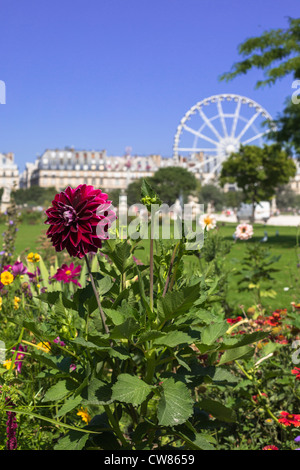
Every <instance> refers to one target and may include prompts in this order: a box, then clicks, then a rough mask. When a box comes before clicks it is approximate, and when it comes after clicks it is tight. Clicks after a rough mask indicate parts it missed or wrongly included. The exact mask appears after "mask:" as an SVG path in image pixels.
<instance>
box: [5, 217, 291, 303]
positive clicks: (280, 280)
mask: <svg viewBox="0 0 300 470" xmlns="http://www.w3.org/2000/svg"><path fill="white" fill-rule="evenodd" d="M46 229H47V227H46V226H45V225H44V224H37V225H29V224H25V223H23V224H21V225H20V227H19V231H18V234H17V239H16V250H15V255H16V257H17V256H18V255H21V256H22V258H23V257H24V255H25V253H26V252H30V251H37V249H38V239H39V237H40V235H41V233H42V232H45V230H46ZM0 230H1V232H0V233H2V232H3V231H4V230H5V226H4V225H1V226H0ZM234 230H235V225H233V224H223V225H220V234H221V235H222V236H223V237H224V238H225V239H226V240H228V241H230V242H232V247H231V251H230V253H229V255H227V257H226V261H225V264H226V266H225V267H226V268H227V267H231V268H232V270H233V271H232V272H231V274H230V275H229V278H228V281H229V291H228V302H229V304H230V305H231V306H232V307H233V308H234V309H235V310H236V312H238V311H239V307H238V306H239V305H240V304H243V305H244V306H245V307H246V308H248V307H250V306H251V305H253V297H252V295H251V294H250V293H247V292H246V293H239V292H238V290H237V280H238V278H237V276H235V275H234V270H236V269H238V267H239V265H240V263H241V260H242V258H243V256H244V253H245V248H246V246H247V244H249V243H254V242H257V241H260V240H261V239H262V238H263V236H264V232H265V231H267V234H268V241H267V242H266V243H264V245H266V246H267V247H268V248H269V249H270V252H271V254H273V255H276V256H277V255H280V259H279V261H278V262H277V263H276V264H275V265H274V267H276V268H277V269H279V271H278V272H277V273H275V274H274V278H275V280H274V283H273V285H272V289H274V290H275V291H276V292H277V295H276V297H275V298H274V299H271V298H268V299H266V305H267V306H268V307H269V308H270V309H275V308H285V307H288V306H289V305H290V302H292V301H296V302H299V301H300V282H299V281H300V269H299V268H297V263H298V262H300V259H298V255H297V251H296V235H297V227H276V226H268V227H264V226H263V225H259V224H257V225H255V226H254V237H253V238H252V239H251V240H248V241H246V242H243V241H237V242H236V243H234V241H233V232H234ZM276 232H278V234H277V235H276ZM143 245H144V247H145V250H143V251H138V252H137V254H136V255H137V256H138V257H139V258H140V259H141V260H142V261H143V262H145V263H147V262H148V260H149V251H148V247H149V241H148V240H145V241H144V242H143ZM186 262H187V263H188V269H189V270H190V269H191V270H193V269H197V270H199V260H198V259H196V257H190V256H189V257H187V258H186ZM284 288H289V290H284Z"/></svg>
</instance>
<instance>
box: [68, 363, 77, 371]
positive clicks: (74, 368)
mask: <svg viewBox="0 0 300 470" xmlns="http://www.w3.org/2000/svg"><path fill="white" fill-rule="evenodd" d="M76 369H77V367H76V365H75V364H70V372H73V371H74V370H76Z"/></svg>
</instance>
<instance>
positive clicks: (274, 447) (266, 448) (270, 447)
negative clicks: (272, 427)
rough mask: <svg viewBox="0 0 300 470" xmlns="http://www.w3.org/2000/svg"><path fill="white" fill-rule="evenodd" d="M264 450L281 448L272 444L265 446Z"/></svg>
mask: <svg viewBox="0 0 300 470" xmlns="http://www.w3.org/2000/svg"><path fill="white" fill-rule="evenodd" d="M262 450H279V449H278V447H276V446H272V445H270V446H265V447H263V449H262Z"/></svg>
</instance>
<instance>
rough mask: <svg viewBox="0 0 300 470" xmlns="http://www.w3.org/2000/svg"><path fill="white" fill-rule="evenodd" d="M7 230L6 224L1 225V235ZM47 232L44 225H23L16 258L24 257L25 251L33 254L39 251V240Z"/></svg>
mask: <svg viewBox="0 0 300 470" xmlns="http://www.w3.org/2000/svg"><path fill="white" fill-rule="evenodd" d="M5 229H6V226H5V225H4V224H1V225H0V233H3V232H4V231H5ZM45 230H47V227H46V225H44V224H36V225H29V224H25V223H23V224H21V225H20V226H19V231H18V233H17V238H16V246H15V254H16V257H17V256H19V255H22V253H24V252H25V251H28V252H31V251H36V250H37V244H38V239H39V237H40V236H41V234H42V232H43V231H45Z"/></svg>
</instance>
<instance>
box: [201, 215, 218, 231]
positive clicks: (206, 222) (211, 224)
mask: <svg viewBox="0 0 300 470" xmlns="http://www.w3.org/2000/svg"><path fill="white" fill-rule="evenodd" d="M200 224H201V227H202V228H203V230H204V229H205V227H206V230H212V229H214V228H215V227H216V225H217V221H216V218H215V216H214V215H212V214H203V215H201V217H200Z"/></svg>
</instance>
